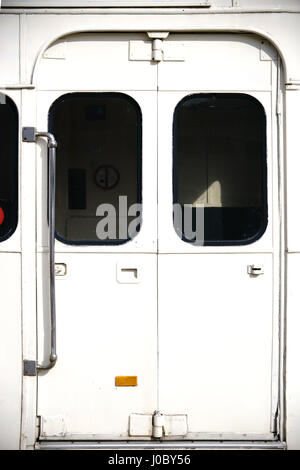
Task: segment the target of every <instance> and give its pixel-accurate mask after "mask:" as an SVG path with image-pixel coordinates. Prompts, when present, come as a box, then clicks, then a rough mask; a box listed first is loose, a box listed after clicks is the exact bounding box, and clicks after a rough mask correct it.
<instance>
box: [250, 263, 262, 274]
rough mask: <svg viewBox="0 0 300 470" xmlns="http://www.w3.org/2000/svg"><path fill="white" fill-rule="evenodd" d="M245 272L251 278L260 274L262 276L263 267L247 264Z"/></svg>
mask: <svg viewBox="0 0 300 470" xmlns="http://www.w3.org/2000/svg"><path fill="white" fill-rule="evenodd" d="M247 272H248V274H250V275H251V276H259V275H260V274H264V267H263V266H259V265H255V264H248V266H247Z"/></svg>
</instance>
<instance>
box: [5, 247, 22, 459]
mask: <svg viewBox="0 0 300 470" xmlns="http://www.w3.org/2000/svg"><path fill="white" fill-rule="evenodd" d="M0 266H1V268H0V298H1V313H0V374H1V387H0V423H1V426H0V449H6V450H7V449H19V443H20V422H21V385H22V349H21V256H20V254H16V253H1V254H0Z"/></svg>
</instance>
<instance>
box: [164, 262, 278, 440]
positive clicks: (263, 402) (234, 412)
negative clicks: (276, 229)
mask: <svg viewBox="0 0 300 470" xmlns="http://www.w3.org/2000/svg"><path fill="white" fill-rule="evenodd" d="M252 263H260V264H263V265H264V268H265V273H264V274H263V275H261V276H259V277H257V278H250V276H249V275H248V274H247V264H252ZM272 269H273V268H272V255H271V254H261V255H258V254H247V255H246V254H245V255H240V254H234V255H233V254H231V255H228V254H222V255H221V254H218V255H217V254H213V255H212V254H211V255H205V254H203V255H194V256H191V255H180V254H177V255H159V260H158V272H159V278H158V286H159V288H158V299H159V300H158V304H159V357H160V364H159V394H160V401H159V406H160V409H161V410H163V411H164V413H167V414H168V413H183V414H187V415H188V430H189V432H190V433H195V432H207V433H214V432H215V433H217V432H220V433H221V432H225V433H226V432H227V433H229V432H231V433H237V434H243V433H248V434H250V433H253V434H256V433H260V434H263V433H268V432H270V412H271V393H270V389H271V363H272V293H273V287H272Z"/></svg>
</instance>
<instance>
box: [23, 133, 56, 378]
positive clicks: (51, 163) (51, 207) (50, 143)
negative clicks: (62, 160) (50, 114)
mask: <svg viewBox="0 0 300 470" xmlns="http://www.w3.org/2000/svg"><path fill="white" fill-rule="evenodd" d="M39 137H45V138H46V139H47V148H48V245H49V254H48V259H49V292H50V330H51V333H50V334H51V351H50V356H49V359H48V362H47V363H45V364H37V367H36V368H37V370H49V369H52V367H54V366H55V363H56V361H57V354H56V310H55V265H54V244H55V160H56V147H57V142H56V140H55V137H54V135H53V134H50V133H49V132H37V131H36V129H35V127H23V129H22V140H23V142H36V141H37V139H38V138H39Z"/></svg>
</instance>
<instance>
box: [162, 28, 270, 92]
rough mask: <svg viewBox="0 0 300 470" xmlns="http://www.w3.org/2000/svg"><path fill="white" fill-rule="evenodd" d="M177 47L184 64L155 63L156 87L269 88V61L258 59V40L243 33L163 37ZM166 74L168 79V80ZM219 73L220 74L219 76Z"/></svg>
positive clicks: (210, 88) (190, 88) (197, 88)
mask: <svg viewBox="0 0 300 470" xmlns="http://www.w3.org/2000/svg"><path fill="white" fill-rule="evenodd" d="M164 43H165V45H166V47H167V46H168V45H169V44H170V45H171V44H172V45H173V47H176V43H177V44H178V48H179V49H180V47H181V44H182V43H183V44H184V60H185V66H184V67H180V66H178V63H177V62H168V63H164V64H163V67H159V85H158V86H159V90H189V91H191V90H201V91H205V90H220V89H221V90H238V91H246V90H247V91H249V90H270V88H271V65H270V62H266V61H260V45H261V41H260V40H259V39H257V38H254V37H252V36H247V35H236V34H235V35H231V34H226V35H222V34H219V35H215V34H214V35H212V34H201V35H199V34H194V35H184V34H176V35H170V36H169V37H168V38H167V39H166V40H165V41H164ZM170 77H172V80H171V81H170ZM221 77H222V78H221Z"/></svg>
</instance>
